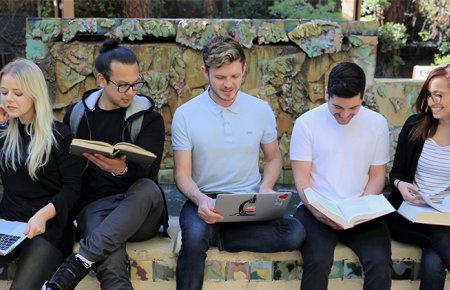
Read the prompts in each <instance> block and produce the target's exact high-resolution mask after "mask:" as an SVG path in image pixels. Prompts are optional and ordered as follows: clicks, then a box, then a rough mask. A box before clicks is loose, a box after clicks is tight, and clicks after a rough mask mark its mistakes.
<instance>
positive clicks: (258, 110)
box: [172, 91, 277, 193]
mask: <svg viewBox="0 0 450 290" xmlns="http://www.w3.org/2000/svg"><path fill="white" fill-rule="evenodd" d="M275 140H277V129H276V121H275V116H274V114H273V111H272V109H271V108H270V106H269V105H268V104H267V103H266V102H265V101H262V100H260V99H258V98H255V97H252V96H250V95H247V94H245V93H242V92H239V93H238V95H237V98H236V100H235V101H234V102H233V104H232V105H231V106H229V107H226V108H224V107H221V106H219V105H218V104H216V103H215V102H214V101H213V100H211V98H210V97H209V95H208V92H207V91H205V92H204V93H202V94H200V95H199V96H197V97H195V98H194V99H192V100H190V101H189V102H187V103H185V104H184V105H182V106H181V107H179V108H178V109H177V110H176V112H175V114H174V117H173V121H172V146H173V149H174V150H188V151H192V178H193V180H194V181H195V182H196V184H197V186H198V187H199V189H200V190H201V191H202V192H205V193H207V192H255V191H258V190H259V183H260V181H261V175H260V173H259V166H258V162H259V152H260V145H261V144H269V143H271V142H273V141H275Z"/></svg>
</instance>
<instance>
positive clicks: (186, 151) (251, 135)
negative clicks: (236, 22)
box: [172, 36, 305, 290]
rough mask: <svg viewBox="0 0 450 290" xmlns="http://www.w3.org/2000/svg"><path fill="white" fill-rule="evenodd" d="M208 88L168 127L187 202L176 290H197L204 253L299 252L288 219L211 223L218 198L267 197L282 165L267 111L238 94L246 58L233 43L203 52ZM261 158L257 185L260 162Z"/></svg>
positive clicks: (223, 40)
mask: <svg viewBox="0 0 450 290" xmlns="http://www.w3.org/2000/svg"><path fill="white" fill-rule="evenodd" d="M203 61H204V66H203V67H202V72H203V74H204V75H205V77H206V79H207V80H208V82H209V87H208V89H207V90H206V91H205V92H204V93H202V94H200V95H199V96H197V97H195V98H194V99H192V100H190V101H189V102H187V103H186V104H184V105H182V106H181V107H179V108H178V109H177V111H176V112H175V115H174V118H173V121H172V146H173V149H174V161H175V182H176V184H177V186H178V189H179V190H180V191H181V193H182V194H184V195H185V196H186V197H187V199H188V201H187V202H186V203H185V205H184V206H183V209H182V210H181V213H180V226H181V231H182V245H181V250H180V254H179V256H178V263H177V271H176V276H177V290H184V289H186V290H200V289H202V285H203V276H204V267H205V258H206V252H207V251H208V248H209V246H211V245H212V246H218V248H219V249H220V250H226V251H229V252H238V251H254V252H278V251H290V250H295V249H298V248H299V247H300V245H301V243H302V241H303V240H304V237H305V232H304V229H303V227H302V225H301V224H300V223H299V222H298V221H297V220H296V219H294V218H292V217H288V216H286V217H284V218H282V219H278V220H274V221H268V222H251V223H239V224H237V223H223V224H221V223H217V222H219V221H220V220H222V218H223V217H222V215H220V214H219V213H217V212H215V211H214V197H215V195H216V194H217V193H220V192H225V193H229V192H270V191H272V190H273V189H272V188H273V186H274V185H275V182H276V181H277V179H278V176H279V174H280V170H281V165H282V160H281V155H280V151H279V148H278V141H277V130H276V122H275V117H274V114H273V112H272V110H271V108H270V107H269V105H268V104H267V103H266V102H264V101H262V100H260V99H257V98H255V97H252V96H250V95H247V94H245V93H243V92H240V91H239V89H240V87H241V84H242V80H243V77H244V74H245V71H246V68H247V65H246V63H245V55H244V51H243V49H242V47H241V45H240V44H239V43H237V42H236V41H234V40H233V39H231V38H228V37H223V36H218V37H215V38H213V39H212V40H211V41H210V42H209V43H208V44H207V45H206V46H205V48H204V50H203ZM260 149H261V150H262V152H263V155H264V161H265V166H264V174H263V178H262V180H261V175H260V173H259V167H258V160H259V152H260Z"/></svg>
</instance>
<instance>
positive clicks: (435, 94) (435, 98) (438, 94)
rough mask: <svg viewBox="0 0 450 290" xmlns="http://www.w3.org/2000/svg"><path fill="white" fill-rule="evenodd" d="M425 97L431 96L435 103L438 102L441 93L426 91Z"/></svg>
mask: <svg viewBox="0 0 450 290" xmlns="http://www.w3.org/2000/svg"><path fill="white" fill-rule="evenodd" d="M427 98H431V99H432V100H433V102H435V103H436V104H438V103H440V102H441V100H442V94H441V93H430V92H428V93H427Z"/></svg>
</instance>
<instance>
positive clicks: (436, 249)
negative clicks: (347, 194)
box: [386, 212, 450, 290]
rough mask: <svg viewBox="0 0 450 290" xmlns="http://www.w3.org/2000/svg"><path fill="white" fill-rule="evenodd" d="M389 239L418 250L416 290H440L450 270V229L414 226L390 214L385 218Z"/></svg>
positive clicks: (397, 215)
mask: <svg viewBox="0 0 450 290" xmlns="http://www.w3.org/2000/svg"><path fill="white" fill-rule="evenodd" d="M386 220H387V222H388V225H389V229H390V231H391V236H392V239H394V240H396V241H399V242H402V243H409V244H415V245H418V246H420V247H421V248H422V259H421V266H420V277H421V278H420V279H421V282H420V290H442V289H444V285H445V268H447V269H449V270H450V227H447V226H437V225H426V224H416V223H412V222H410V221H408V220H407V219H405V218H404V217H402V216H401V215H399V214H398V213H396V212H394V213H392V214H389V215H388V216H387V217H386Z"/></svg>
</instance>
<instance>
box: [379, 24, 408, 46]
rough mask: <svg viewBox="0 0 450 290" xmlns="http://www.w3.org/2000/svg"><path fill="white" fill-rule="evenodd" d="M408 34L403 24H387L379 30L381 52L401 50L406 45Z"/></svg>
mask: <svg viewBox="0 0 450 290" xmlns="http://www.w3.org/2000/svg"><path fill="white" fill-rule="evenodd" d="M407 38H408V34H407V33H406V26H405V25H404V24H403V23H392V22H387V23H386V24H384V25H382V26H380V27H379V28H378V39H379V41H380V50H381V52H388V51H392V50H395V49H399V48H400V47H401V46H402V45H405V44H406V40H407Z"/></svg>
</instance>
